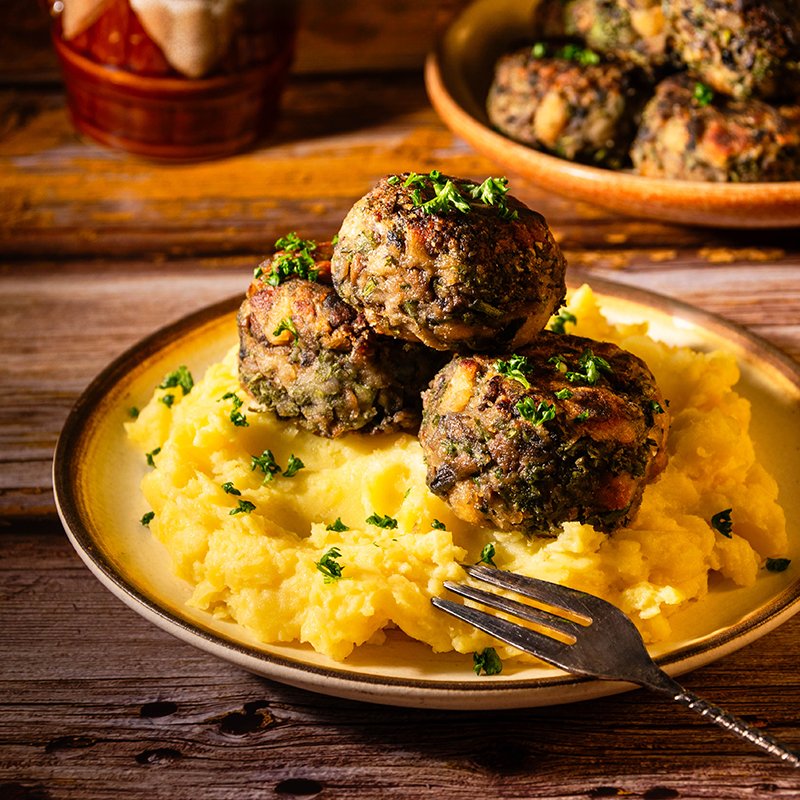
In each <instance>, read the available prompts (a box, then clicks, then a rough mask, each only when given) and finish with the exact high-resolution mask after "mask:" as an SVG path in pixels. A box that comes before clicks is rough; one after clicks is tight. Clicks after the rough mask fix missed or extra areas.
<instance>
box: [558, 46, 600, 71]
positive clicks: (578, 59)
mask: <svg viewBox="0 0 800 800" xmlns="http://www.w3.org/2000/svg"><path fill="white" fill-rule="evenodd" d="M556 55H557V56H558V57H559V58H566V59H567V60H568V61H574V62H575V63H577V64H580V65H581V66H582V67H589V66H592V65H594V64H599V63H600V56H599V55H598V54H597V53H595V52H594V50H590V49H589V48H588V47H581V45H579V44H565V45H564V46H563V47H562V48H561V49H560V50H559V51H558V52H557V53H556Z"/></svg>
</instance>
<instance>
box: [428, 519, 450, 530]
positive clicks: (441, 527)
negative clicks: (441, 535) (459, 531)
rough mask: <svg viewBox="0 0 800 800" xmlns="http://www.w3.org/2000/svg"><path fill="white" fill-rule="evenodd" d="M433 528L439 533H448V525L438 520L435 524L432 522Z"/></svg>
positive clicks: (435, 520)
mask: <svg viewBox="0 0 800 800" xmlns="http://www.w3.org/2000/svg"><path fill="white" fill-rule="evenodd" d="M431 528H435V529H436V530H437V531H446V530H447V525H445V524H444V522H439V520H438V519H434V520H433V522H431Z"/></svg>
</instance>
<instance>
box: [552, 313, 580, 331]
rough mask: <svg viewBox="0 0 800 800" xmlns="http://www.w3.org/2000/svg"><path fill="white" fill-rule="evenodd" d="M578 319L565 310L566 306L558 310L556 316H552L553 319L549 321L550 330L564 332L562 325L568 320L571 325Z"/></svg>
mask: <svg viewBox="0 0 800 800" xmlns="http://www.w3.org/2000/svg"><path fill="white" fill-rule="evenodd" d="M577 321H578V318H577V317H576V316H575V315H574V314H573V313H572V312H571V311H567V309H566V308H562V309H560V310H559V312H558V316H556V317H554V318H553V321H552V322H551V323H550V330H551V331H553V333H566V330H565V328H564V326H565V325H566V324H567V323H568V322H570V323H572V324H573V325H575V323H576V322H577Z"/></svg>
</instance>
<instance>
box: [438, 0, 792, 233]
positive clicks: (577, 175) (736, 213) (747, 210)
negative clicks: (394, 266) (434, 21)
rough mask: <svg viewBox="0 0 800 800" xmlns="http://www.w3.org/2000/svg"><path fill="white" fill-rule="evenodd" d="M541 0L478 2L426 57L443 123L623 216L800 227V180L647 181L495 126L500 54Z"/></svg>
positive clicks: (533, 175) (526, 27) (528, 173)
mask: <svg viewBox="0 0 800 800" xmlns="http://www.w3.org/2000/svg"><path fill="white" fill-rule="evenodd" d="M539 2H540V0H477V2H475V3H474V4H472V5H470V6H468V7H467V8H466V9H465V10H464V11H463V12H462V13H461V15H460V16H459V17H458V18H457V19H456V20H455V21H454V22H453V24H452V25H451V26H450V27H449V28H448V30H447V31H446V32H445V34H444V35H443V37H442V38H441V40H440V41H439V43H438V45H437V47H436V49H435V50H434V52H432V53H431V54H430V55H429V56H428V59H427V63H426V66H425V83H426V87H427V90H428V96H429V98H430V100H431V103H432V104H433V107H434V108H435V109H436V111H437V113H438V114H439V116H440V117H441V118H442V120H443V122H444V123H445V124H446V125H447V126H448V127H449V128H450V129H451V130H452V131H453V132H454V133H456V134H457V135H459V136H461V137H462V138H463V139H465V140H466V141H467V142H469V143H470V144H471V145H472V146H473V147H474V148H475V149H476V150H477V151H478V152H480V153H482V154H483V155H485V156H487V157H489V158H490V159H492V160H493V161H495V162H497V163H498V164H499V165H501V166H502V167H504V168H505V169H507V170H509V171H512V172H514V173H515V174H517V175H521V176H523V177H525V178H527V179H528V180H530V181H531V182H532V183H535V184H537V185H539V186H541V187H543V188H545V189H549V190H551V191H553V192H556V193H558V194H562V195H565V196H567V197H571V198H574V199H577V200H584V201H586V202H589V203H594V204H596V205H600V206H605V207H607V208H610V209H613V210H614V211H619V212H621V213H624V214H631V215H634V216H638V217H642V216H644V217H652V218H655V219H660V220H662V221H668V222H681V223H688V224H693V225H705V226H716V227H728V228H777V227H783V228H785V227H792V226H796V225H800V181H787V182H776V183H730V184H728V183H706V182H701V181H680V180H667V179H658V178H644V177H641V176H639V175H634V174H632V173H629V172H626V171H621V170H617V171H615V170H609V169H600V168H598V167H590V166H585V165H583V164H576V163H574V162H572V161H567V160H565V159H563V158H558V157H556V156H552V155H548V154H546V153H541V152H538V151H536V150H533V149H532V148H530V147H528V146H526V145H523V144H519V143H517V142H514V141H513V140H511V139H509V138H507V137H506V136H504V135H502V134H500V133H498V132H497V131H495V130H494V129H493V128H492V126H491V124H490V122H489V119H488V116H487V114H486V110H485V100H486V95H487V93H488V91H489V85H490V83H491V80H492V71H493V67H494V63H495V61H496V60H497V58H498V57H499V56H500V55H501V54H502V53H504V52H506V51H508V50H510V49H511V48H513V47H514V46H516V45H517V44H519V43H520V42H524V41H526V40H527V41H534V40H536V39H537V38H538V37H539V33H538V31H537V29H536V25H535V23H534V11H535V9H536V7H537V6H538V5H539Z"/></svg>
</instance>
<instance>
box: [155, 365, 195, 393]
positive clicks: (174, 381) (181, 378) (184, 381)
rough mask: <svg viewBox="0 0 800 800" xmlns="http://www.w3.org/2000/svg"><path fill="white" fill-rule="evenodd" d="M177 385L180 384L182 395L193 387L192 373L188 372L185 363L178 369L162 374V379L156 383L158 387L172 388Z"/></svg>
mask: <svg viewBox="0 0 800 800" xmlns="http://www.w3.org/2000/svg"><path fill="white" fill-rule="evenodd" d="M177 386H180V388H181V390H182V391H183V393H184V395H187V394H189V392H191V391H192V388H193V387H194V378H192V373H191V372H189V370H188V369H187V368H186V365H185V364H181V365H180V366H179V367H178V369H175V370H173V371H172V372H169V373H167V374H166V375H165V376H164V380H163V381H161V383H159V384H158V388H159V389H174V388H175V387H177Z"/></svg>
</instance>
